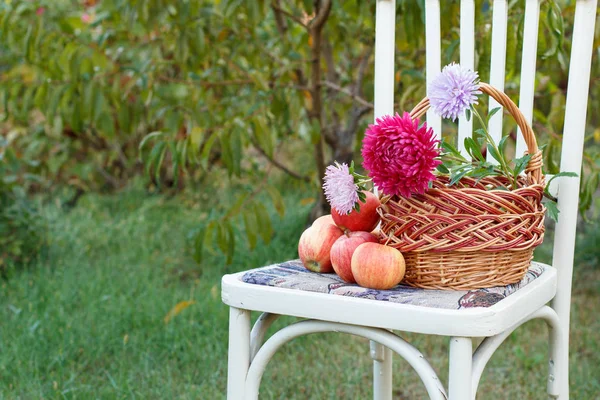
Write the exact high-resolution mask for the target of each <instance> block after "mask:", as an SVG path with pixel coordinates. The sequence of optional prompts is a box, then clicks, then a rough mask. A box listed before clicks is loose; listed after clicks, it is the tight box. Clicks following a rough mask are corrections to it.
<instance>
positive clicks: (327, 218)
mask: <svg viewBox="0 0 600 400" xmlns="http://www.w3.org/2000/svg"><path fill="white" fill-rule="evenodd" d="M322 224H331V225H335V222H334V221H333V218H332V217H331V214H327V215H323V216H322V217H319V218H317V219H315V221H314V222H313V223H312V227H313V228H314V227H317V226H320V225H322Z"/></svg>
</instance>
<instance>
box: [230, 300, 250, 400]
mask: <svg viewBox="0 0 600 400" xmlns="http://www.w3.org/2000/svg"><path fill="white" fill-rule="evenodd" d="M249 366H250V311H248V310H242V309H239V308H235V307H230V308H229V355H228V366H227V399H228V400H243V399H244V388H245V386H246V374H247V373H248V368H249Z"/></svg>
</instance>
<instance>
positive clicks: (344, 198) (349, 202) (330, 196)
mask: <svg viewBox="0 0 600 400" xmlns="http://www.w3.org/2000/svg"><path fill="white" fill-rule="evenodd" d="M323 189H324V190H325V197H326V198H327V201H328V202H329V204H330V205H331V207H333V208H335V209H336V210H337V211H338V212H339V213H340V214H348V213H350V211H352V209H353V208H354V205H355V204H356V202H357V201H358V185H357V184H356V183H355V182H354V176H353V175H352V174H351V173H350V169H349V168H348V165H347V164H338V163H335V165H330V166H329V167H327V169H326V170H325V183H324V184H323Z"/></svg>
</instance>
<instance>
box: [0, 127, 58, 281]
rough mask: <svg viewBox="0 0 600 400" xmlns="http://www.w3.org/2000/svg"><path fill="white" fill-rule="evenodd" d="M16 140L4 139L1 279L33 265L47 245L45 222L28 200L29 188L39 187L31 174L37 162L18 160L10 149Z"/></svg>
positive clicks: (0, 150)
mask: <svg viewBox="0 0 600 400" xmlns="http://www.w3.org/2000/svg"><path fill="white" fill-rule="evenodd" d="M12 140H14V137H12V136H9V137H7V138H4V137H3V136H0V276H2V277H7V276H8V275H9V274H10V273H11V272H12V271H13V270H14V269H15V268H18V267H22V266H26V265H28V264H30V263H31V262H32V261H34V260H35V258H36V257H37V256H38V254H39V253H40V252H41V251H42V249H43V248H44V246H45V244H46V233H47V226H46V221H45V219H44V218H43V217H42V216H41V214H40V212H39V210H38V209H37V207H36V206H35V204H33V202H32V201H31V200H30V199H29V198H28V197H27V192H26V190H27V188H28V186H29V185H31V184H39V177H37V176H36V175H33V174H31V173H28V172H24V171H26V170H27V168H24V167H30V168H35V167H36V166H37V162H35V161H27V160H24V159H23V158H20V157H18V155H17V154H16V152H15V150H14V149H12V148H11V147H10V142H11V141H12Z"/></svg>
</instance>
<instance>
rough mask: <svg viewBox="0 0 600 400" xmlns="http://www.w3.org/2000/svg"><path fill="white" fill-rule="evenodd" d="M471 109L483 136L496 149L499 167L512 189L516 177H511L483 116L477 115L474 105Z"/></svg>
mask: <svg viewBox="0 0 600 400" xmlns="http://www.w3.org/2000/svg"><path fill="white" fill-rule="evenodd" d="M471 111H472V113H473V115H475V117H477V119H478V120H479V123H481V127H482V128H483V132H484V133H485V136H486V138H487V142H488V143H489V144H490V145H492V147H493V148H494V150H496V153H497V154H498V156H499V157H500V160H498V161H500V167H501V169H502V171H503V172H504V174H505V175H506V177H507V178H509V179H510V181H511V183H512V187H513V189H515V188H516V183H517V182H516V178H515V179H513V174H512V173H511V171H510V169H509V167H508V164H507V162H506V160H505V159H504V154H503V153H501V152H500V149H498V146H497V145H496V141H495V140H494V138H492V136H491V135H490V133H489V132H488V130H487V125H486V123H485V122H483V118H481V115H479V112H478V111H477V109H476V108H475V107H473V106H471Z"/></svg>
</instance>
